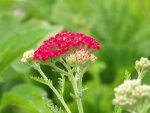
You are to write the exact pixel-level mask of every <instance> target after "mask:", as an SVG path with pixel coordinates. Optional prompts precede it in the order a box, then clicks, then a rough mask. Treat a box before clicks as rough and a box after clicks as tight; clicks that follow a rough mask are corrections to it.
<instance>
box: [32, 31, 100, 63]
mask: <svg viewBox="0 0 150 113" xmlns="http://www.w3.org/2000/svg"><path fill="white" fill-rule="evenodd" d="M83 47H84V48H85V47H86V48H87V49H89V50H99V49H100V44H99V42H98V41H97V40H96V39H94V38H91V37H89V36H86V35H84V34H82V33H73V32H69V31H64V32H61V33H58V34H56V35H55V36H54V37H51V38H49V39H48V40H45V41H44V43H43V44H42V45H41V46H40V47H39V48H38V49H37V50H36V51H35V52H34V57H33V59H34V60H39V59H42V60H43V61H46V60H47V59H49V58H52V57H55V56H60V55H62V54H65V53H66V52H68V51H69V50H71V49H72V48H74V49H75V48H77V49H82V48H83Z"/></svg>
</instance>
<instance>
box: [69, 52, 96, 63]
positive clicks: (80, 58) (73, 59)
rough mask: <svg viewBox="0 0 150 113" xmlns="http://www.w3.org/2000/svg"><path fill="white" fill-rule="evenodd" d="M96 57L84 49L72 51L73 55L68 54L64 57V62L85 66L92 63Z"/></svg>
mask: <svg viewBox="0 0 150 113" xmlns="http://www.w3.org/2000/svg"><path fill="white" fill-rule="evenodd" d="M96 59H97V57H96V56H95V55H94V54H91V53H90V52H89V51H87V50H85V49H80V50H77V51H74V52H73V53H71V54H69V55H68V56H67V57H66V61H67V62H68V63H69V64H75V63H79V64H86V63H87V62H88V63H94V62H95V60H96Z"/></svg>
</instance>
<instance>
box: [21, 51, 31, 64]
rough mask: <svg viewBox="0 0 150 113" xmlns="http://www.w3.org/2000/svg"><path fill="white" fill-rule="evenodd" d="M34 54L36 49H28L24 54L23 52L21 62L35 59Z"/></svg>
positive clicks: (28, 62)
mask: <svg viewBox="0 0 150 113" xmlns="http://www.w3.org/2000/svg"><path fill="white" fill-rule="evenodd" d="M33 55H34V50H29V51H26V52H25V53H24V54H23V57H22V59H21V62H23V63H24V64H30V63H31V61H32V59H33Z"/></svg>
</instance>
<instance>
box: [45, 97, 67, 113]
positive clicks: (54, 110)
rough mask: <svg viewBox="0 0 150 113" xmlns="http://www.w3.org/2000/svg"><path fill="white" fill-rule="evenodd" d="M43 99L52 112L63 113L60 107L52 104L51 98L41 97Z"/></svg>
mask: <svg viewBox="0 0 150 113" xmlns="http://www.w3.org/2000/svg"><path fill="white" fill-rule="evenodd" d="M43 100H44V102H45V103H46V105H47V107H49V108H50V109H51V111H52V112H53V113H65V112H64V111H63V110H62V108H61V107H58V106H57V105H54V103H53V102H52V100H50V99H47V98H43Z"/></svg>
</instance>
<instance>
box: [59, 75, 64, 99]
mask: <svg viewBox="0 0 150 113" xmlns="http://www.w3.org/2000/svg"><path fill="white" fill-rule="evenodd" d="M58 80H59V81H58V83H59V92H60V94H61V95H62V96H63V93H64V87H65V76H64V74H61V78H58Z"/></svg>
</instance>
